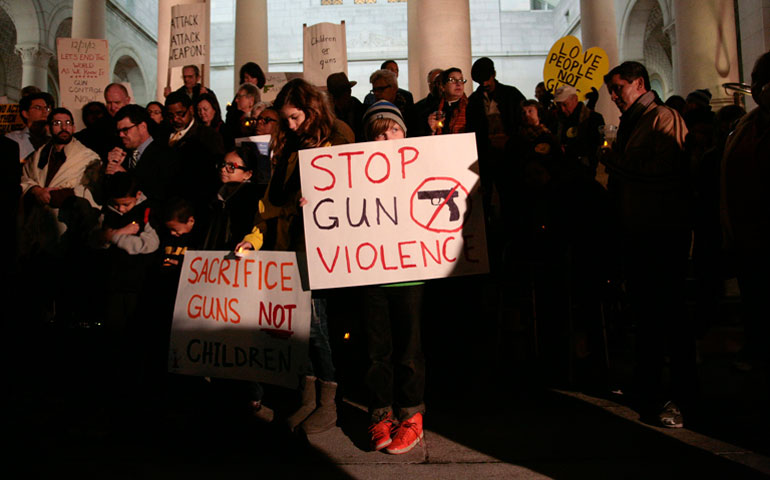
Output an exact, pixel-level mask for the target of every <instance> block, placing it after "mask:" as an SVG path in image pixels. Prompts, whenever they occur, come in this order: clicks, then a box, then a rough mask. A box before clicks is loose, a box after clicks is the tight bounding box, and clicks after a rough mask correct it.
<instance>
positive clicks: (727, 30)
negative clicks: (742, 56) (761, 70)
mask: <svg viewBox="0 0 770 480" xmlns="http://www.w3.org/2000/svg"><path fill="white" fill-rule="evenodd" d="M673 3H674V10H673V11H674V29H675V36H676V43H675V45H674V51H675V52H674V53H675V55H674V61H675V62H676V70H675V71H676V78H675V79H674V85H675V87H674V88H675V92H676V93H677V94H679V95H681V96H683V97H686V96H687V94H688V93H690V92H692V91H693V90H697V89H700V88H707V89H708V90H709V91H710V92H711V95H712V97H711V104H712V106H713V107H714V110H718V109H719V108H721V107H722V106H724V105H727V104H731V103H733V98H732V96H731V95H729V94H726V93H725V89H724V88H722V84H723V83H726V82H738V81H740V73H739V70H738V61H739V59H738V46H737V45H738V44H737V37H736V32H735V11H734V10H733V2H732V0H702V1H699V2H693V1H689V0H674V2H673Z"/></svg>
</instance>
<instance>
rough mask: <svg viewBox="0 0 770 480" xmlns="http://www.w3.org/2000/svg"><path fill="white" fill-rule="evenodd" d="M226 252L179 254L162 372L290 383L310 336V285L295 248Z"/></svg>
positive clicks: (295, 378) (293, 382)
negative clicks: (305, 286) (306, 286)
mask: <svg viewBox="0 0 770 480" xmlns="http://www.w3.org/2000/svg"><path fill="white" fill-rule="evenodd" d="M227 254H228V252H216V251H205V252H204V251H189V250H188V251H187V253H186V254H185V258H184V263H183V266H182V273H181V276H180V278H179V289H178V291H177V296H176V304H175V306H174V321H173V324H172V327H171V344H170V347H169V363H168V370H169V372H171V373H181V374H186V375H200V376H207V377H217V378H232V379H240V380H250V381H258V382H265V383H271V384H275V385H283V386H286V387H289V388H295V387H296V386H297V383H298V379H299V375H300V369H301V368H302V367H303V364H304V363H305V362H306V361H307V354H308V338H309V335H310V291H308V290H303V287H302V282H301V279H300V272H299V269H298V267H297V257H296V254H294V253H293V252H247V254H246V255H244V256H243V257H242V258H240V259H238V257H235V256H234V255H232V252H231V253H230V257H226V255H227Z"/></svg>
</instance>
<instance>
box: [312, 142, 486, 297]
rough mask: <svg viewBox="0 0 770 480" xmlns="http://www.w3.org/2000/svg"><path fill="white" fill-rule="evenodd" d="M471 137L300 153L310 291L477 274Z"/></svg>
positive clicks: (480, 252)
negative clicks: (311, 289)
mask: <svg viewBox="0 0 770 480" xmlns="http://www.w3.org/2000/svg"><path fill="white" fill-rule="evenodd" d="M476 158H477V155H476V142H475V136H474V134H472V133H471V134H459V135H441V136H434V137H419V138H409V139H404V140H393V141H381V142H368V143H356V144H351V145H341V146H337V147H328V148H317V149H312V150H301V151H300V175H301V179H302V193H303V196H304V197H305V198H306V200H307V201H308V204H307V205H306V206H305V207H304V211H303V213H304V222H305V240H306V247H307V262H308V273H309V277H310V287H311V288H313V289H321V288H336V287H346V286H354V285H372V284H384V283H394V282H404V281H414V280H425V279H430V278H441V277H448V276H454V275H468V274H476V273H486V272H487V271H488V270H489V264H488V259H487V252H486V234H485V231H484V212H483V211H482V205H481V195H480V192H479V190H478V175H477V174H476V173H474V172H473V171H472V170H471V167H474V168H475V163H476Z"/></svg>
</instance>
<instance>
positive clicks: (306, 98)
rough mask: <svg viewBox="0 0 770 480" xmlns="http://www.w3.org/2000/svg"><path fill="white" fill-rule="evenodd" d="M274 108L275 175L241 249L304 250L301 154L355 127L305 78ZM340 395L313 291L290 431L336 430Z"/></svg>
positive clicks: (349, 134)
mask: <svg viewBox="0 0 770 480" xmlns="http://www.w3.org/2000/svg"><path fill="white" fill-rule="evenodd" d="M273 107H274V108H275V109H276V110H277V111H278V112H279V113H280V117H281V128H280V129H279V130H278V132H277V133H276V134H275V136H274V137H273V140H272V142H271V145H270V147H271V148H270V149H271V150H272V151H273V159H274V161H275V162H276V165H275V171H274V172H273V175H272V177H271V178H270V183H269V185H268V187H267V192H266V193H265V196H264V197H263V199H262V200H261V201H260V204H259V214H258V215H257V226H256V227H255V228H254V231H253V232H252V234H250V235H247V236H246V237H245V238H244V241H243V242H242V243H241V244H239V245H238V248H239V249H240V248H245V249H254V248H259V245H260V243H262V242H264V247H263V248H265V249H268V250H290V251H291V250H293V251H298V250H304V248H305V238H304V228H303V223H302V216H301V210H300V206H301V205H300V200H301V199H302V194H301V193H300V177H299V165H298V161H299V155H298V153H297V152H298V151H299V150H302V149H306V148H316V147H327V146H331V145H342V144H345V143H352V142H354V141H355V136H354V134H353V131H352V130H350V127H348V126H347V125H345V124H344V123H343V122H341V121H339V120H337V119H336V118H335V117H334V113H333V110H332V109H331V107H330V105H329V104H328V102H327V100H326V98H324V96H323V93H322V92H321V91H320V90H318V89H317V88H315V87H314V86H312V85H311V84H309V83H308V82H306V81H305V80H303V79H300V78H297V79H294V80H291V81H290V82H289V83H287V84H286V85H284V87H283V88H282V89H281V91H280V92H279V93H278V96H277V97H276V99H275V102H274V103H273ZM263 234H264V238H263ZM316 387H318V395H316ZM336 392H337V383H336V382H335V372H334V365H333V363H332V352H331V346H330V344H329V331H328V326H327V321H326V299H325V298H322V297H321V296H320V295H318V293H317V292H313V303H312V318H311V321H310V364H309V365H308V368H307V375H306V376H305V377H304V381H303V382H302V384H301V398H302V402H301V405H300V407H299V409H298V410H297V411H296V412H294V413H293V414H292V415H290V416H289V417H288V418H287V423H288V425H289V428H291V429H292V430H294V429H295V428H297V427H300V428H302V429H303V430H304V431H305V433H308V434H312V433H320V432H323V431H325V430H328V429H330V428H332V427H334V425H335V424H336V423H337V406H336V403H335V396H336Z"/></svg>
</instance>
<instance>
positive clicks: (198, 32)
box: [168, 3, 209, 68]
mask: <svg viewBox="0 0 770 480" xmlns="http://www.w3.org/2000/svg"><path fill="white" fill-rule="evenodd" d="M207 12H208V5H207V4H206V3H190V4H185V5H174V6H173V7H171V40H170V46H169V50H168V68H173V67H183V66H185V65H208V63H209V46H208V43H207V41H206V39H207V38H208V35H207V34H208V31H207V29H208V28H209V21H208V13H207Z"/></svg>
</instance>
